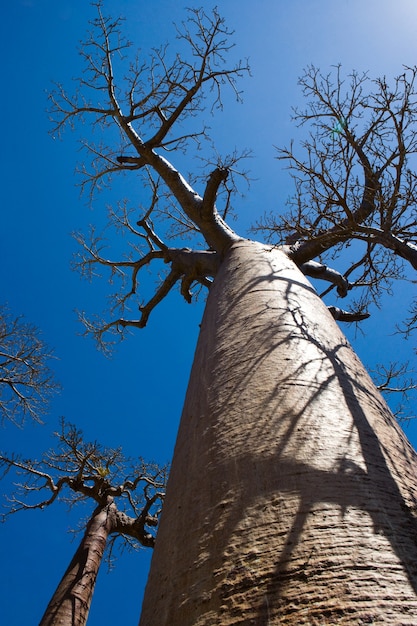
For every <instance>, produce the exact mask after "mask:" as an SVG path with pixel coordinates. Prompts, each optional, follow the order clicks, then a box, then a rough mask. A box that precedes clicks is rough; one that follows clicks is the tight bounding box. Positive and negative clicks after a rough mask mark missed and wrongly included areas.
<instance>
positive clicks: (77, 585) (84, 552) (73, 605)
mask: <svg viewBox="0 0 417 626" xmlns="http://www.w3.org/2000/svg"><path fill="white" fill-rule="evenodd" d="M116 512H117V509H116V505H115V504H114V503H113V502H110V503H109V504H108V505H107V506H99V507H97V508H96V510H95V511H94V513H93V516H92V518H91V520H90V521H89V522H88V525H87V529H86V531H85V533H84V536H83V538H82V540H81V543H80V545H79V547H78V549H77V551H76V553H75V555H74V557H73V559H72V561H71V563H70V565H69V567H68V569H67V571H66V572H65V574H64V576H63V577H62V579H61V582H60V583H59V585H58V587H57V589H56V591H55V593H54V595H53V596H52V598H51V601H50V602H49V604H48V606H47V608H46V611H45V613H44V616H43V617H42V619H41V621H40V623H39V626H58V625H59V626H84V624H86V623H87V617H88V612H89V610H90V606H91V600H92V597H93V592H94V586H95V583H96V578H97V574H98V570H99V567H100V564H101V561H102V558H103V553H104V549H105V547H106V543H107V539H108V537H109V534H110V532H111V531H112V528H113V526H114V523H115V515H116Z"/></svg>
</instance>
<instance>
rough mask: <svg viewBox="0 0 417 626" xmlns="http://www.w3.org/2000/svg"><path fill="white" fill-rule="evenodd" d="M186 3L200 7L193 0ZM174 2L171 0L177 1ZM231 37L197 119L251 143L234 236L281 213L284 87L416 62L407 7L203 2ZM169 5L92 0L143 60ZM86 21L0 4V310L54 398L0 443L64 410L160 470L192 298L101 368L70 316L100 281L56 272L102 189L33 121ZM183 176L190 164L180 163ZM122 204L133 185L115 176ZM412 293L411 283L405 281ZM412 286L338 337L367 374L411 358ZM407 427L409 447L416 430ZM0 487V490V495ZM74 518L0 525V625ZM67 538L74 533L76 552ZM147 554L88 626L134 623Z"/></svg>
mask: <svg viewBox="0 0 417 626" xmlns="http://www.w3.org/2000/svg"><path fill="white" fill-rule="evenodd" d="M197 4H198V6H204V7H205V8H210V7H211V6H212V3H211V2H206V1H205V0H200V1H199V2H198V3H197ZM184 6H185V5H184ZM217 6H218V8H219V10H220V12H221V13H222V14H223V15H224V16H225V17H226V19H227V22H228V24H229V25H230V26H231V27H233V28H234V29H235V30H236V35H235V41H236V44H237V48H236V51H235V54H236V55H237V56H241V57H246V56H247V57H249V60H250V64H251V67H252V73H253V78H252V79H245V80H244V81H242V84H241V87H242V88H243V89H244V104H243V105H235V104H234V102H233V99H232V98H226V99H225V105H226V106H225V110H224V112H223V113H221V114H219V115H217V116H216V117H215V118H213V119H210V120H209V123H210V125H211V126H212V128H213V136H214V138H215V140H216V143H217V145H218V148H219V151H223V152H230V151H232V150H233V149H234V148H235V147H240V148H246V147H248V148H252V149H253V153H254V157H253V158H252V159H251V161H250V162H249V163H248V167H250V169H251V176H252V178H253V182H252V185H251V188H250V189H249V191H248V192H247V193H246V196H245V197H244V198H242V199H241V200H239V202H237V203H236V205H237V207H238V209H239V220H238V222H237V223H236V224H234V226H235V227H236V229H237V230H238V231H239V232H241V233H242V234H244V230H245V228H246V227H247V226H248V225H249V224H250V223H251V222H252V221H253V220H254V219H255V218H256V216H257V215H259V214H260V213H261V212H263V211H264V210H267V209H271V208H274V209H277V210H279V209H280V207H283V205H284V202H285V200H286V198H287V197H288V195H289V194H290V193H291V183H290V180H289V177H288V174H287V173H286V172H285V171H283V170H282V168H281V165H280V163H279V162H278V161H276V160H275V159H274V156H275V150H274V147H273V146H274V145H283V144H285V143H288V141H289V140H290V139H291V137H292V136H294V135H295V134H296V130H295V128H294V126H293V125H292V124H291V120H290V113H291V106H292V105H294V104H297V103H300V95H301V94H300V92H299V90H298V87H297V77H298V76H299V75H300V74H301V71H302V68H303V67H305V66H306V65H307V64H309V63H314V64H315V65H317V66H319V67H321V68H322V69H323V71H328V70H329V69H330V66H332V65H335V64H337V63H342V65H343V67H344V68H345V70H346V71H349V70H351V69H356V70H358V71H362V70H369V72H370V74H371V75H374V76H376V75H381V74H386V75H387V77H388V78H389V77H391V76H392V75H395V74H396V73H401V68H402V64H406V65H413V64H415V63H417V54H416V52H417V44H416V36H415V33H416V27H417V19H416V18H417V3H416V2H415V0H396V1H395V2H394V0H389V1H388V0H338V1H337V2H335V1H334V0H332V1H330V0H292V1H291V2H288V1H287V0H258V1H257V2H253V0H241V1H240V2H236V1H234V0H218V2H217ZM182 7H183V4H182V3H181V2H178V1H177V0H175V1H174V0H159V1H153V0H147V1H146V2H145V1H142V0H107V1H106V2H105V8H106V9H108V12H110V13H112V14H113V15H116V16H117V15H125V16H126V17H127V22H126V28H127V34H128V36H129V37H130V38H131V39H132V40H134V41H135V42H136V43H137V44H138V46H140V47H141V48H142V49H143V50H146V49H147V48H149V47H151V46H156V45H158V44H159V43H161V42H163V41H165V40H172V39H173V28H172V22H173V21H180V20H181V19H183V17H184V12H183V10H182ZM93 15H94V11H93V9H92V8H91V6H90V5H89V3H88V2H87V0H77V1H75V0H72V1H70V0H12V1H11V2H8V3H7V5H5V7H4V8H3V15H2V21H1V24H0V29H1V41H2V46H3V52H2V56H3V61H2V87H3V96H2V99H1V104H0V106H1V113H2V119H3V128H2V131H3V151H2V163H3V166H2V190H3V194H2V204H3V209H2V210H3V223H2V228H1V229H0V251H1V252H0V253H1V257H2V264H1V272H0V285H1V294H2V296H1V301H2V302H8V304H9V305H10V308H11V309H12V311H13V312H14V313H16V315H17V314H24V315H25V317H26V319H27V320H28V321H30V322H31V323H33V324H35V325H37V326H38V327H39V328H40V329H42V332H43V337H44V339H45V341H46V342H47V343H48V344H49V345H50V346H51V347H53V348H54V350H55V354H56V356H57V360H56V362H55V364H54V369H55V370H56V376H57V378H58V380H59V381H60V382H61V383H62V386H63V390H62V393H61V394H60V395H59V397H57V398H56V400H55V401H54V403H53V405H52V406H51V411H50V414H49V416H48V419H47V423H46V425H45V426H39V425H33V424H31V423H27V424H26V426H25V428H24V429H23V430H18V429H16V427H14V426H6V427H5V428H4V429H2V430H1V432H0V437H1V449H2V450H6V451H16V452H21V453H22V454H23V455H24V456H26V457H30V456H32V457H37V456H39V455H40V454H41V452H42V451H43V450H45V449H46V448H49V447H50V446H51V445H52V444H53V440H52V439H51V433H52V431H53V430H54V429H56V428H57V425H58V419H59V417H60V416H64V417H65V418H66V419H67V420H68V421H70V422H73V423H76V424H77V426H78V427H80V428H82V429H83V430H84V432H85V436H86V438H87V439H97V440H99V441H101V442H102V443H103V444H104V445H107V446H113V447H116V446H119V445H121V446H122V447H123V449H124V452H125V454H126V455H131V456H137V455H143V456H145V457H146V458H148V459H149V460H155V461H157V462H161V463H165V462H166V461H168V460H169V459H170V457H171V454H172V450H173V445H174V441H175V433H176V429H177V425H178V420H179V416H180V412H181V406H182V401H183V397H184V392H185V389H186V384H187V378H188V373H189V370H190V366H191V361H192V354H193V350H194V346H195V342H196V338H197V333H198V323H199V320H200V317H201V313H202V306H203V303H202V302H201V303H198V304H196V305H191V306H190V305H187V304H186V303H185V302H184V301H183V300H181V299H180V297H179V295H178V294H177V293H173V294H172V295H171V296H170V297H169V298H168V299H167V300H166V301H165V302H164V303H163V305H162V306H161V307H160V308H159V309H158V310H157V311H156V312H155V314H154V315H153V316H152V318H151V320H150V322H149V325H148V327H147V328H146V329H145V330H143V331H138V332H136V333H135V334H134V335H133V336H131V337H130V338H129V340H128V341H125V342H124V343H123V344H121V345H120V346H119V347H118V349H117V350H116V352H115V354H114V356H113V358H112V359H111V360H108V359H106V358H105V357H104V356H103V355H102V354H100V353H98V352H97V351H96V349H95V345H94V343H93V342H92V341H91V340H89V339H86V338H84V337H82V336H80V331H81V328H80V325H79V323H78V321H77V318H76V315H75V313H74V310H75V309H88V310H89V311H91V312H94V311H97V312H100V311H101V309H102V308H103V304H104V300H105V297H106V294H107V293H108V291H109V287H108V285H107V284H106V283H105V282H104V281H103V282H102V283H93V284H88V283H87V282H84V281H82V280H81V278H80V277H79V276H78V275H77V274H75V273H74V272H72V271H71V269H70V260H71V256H72V254H73V253H74V251H75V249H76V244H75V242H74V241H73V239H72V238H71V236H70V233H71V232H72V231H74V230H79V229H82V228H83V227H86V226H87V225H88V224H89V223H90V222H100V221H102V219H103V214H104V212H105V207H106V204H107V203H108V202H110V201H113V200H115V198H114V195H112V192H109V193H108V194H106V193H103V194H102V195H100V196H99V197H98V198H97V199H96V201H95V203H94V210H93V211H91V209H89V208H87V207H86V203H85V201H84V200H83V199H80V196H79V189H78V188H77V187H76V184H77V182H79V180H78V179H77V177H76V176H75V174H74V170H75V166H76V163H77V162H79V160H80V153H79V151H78V146H77V144H76V141H75V138H74V137H73V136H71V134H70V133H67V134H66V135H65V136H64V140H63V141H59V140H53V139H52V138H51V137H50V136H49V135H48V130H49V128H50V126H49V122H48V117H47V114H46V112H45V110H46V107H47V102H46V97H47V91H48V90H49V89H50V87H51V81H53V80H57V81H60V82H62V83H64V84H66V85H68V86H70V81H71V78H72V77H76V76H78V75H80V73H81V65H80V62H81V59H80V57H79V56H78V54H77V48H78V46H79V42H80V40H81V39H82V38H83V37H84V35H85V32H86V30H87V21H88V20H89V19H90V18H91V17H93ZM189 166H190V168H191V167H192V161H190V165H189ZM126 194H127V195H128V196H129V197H130V198H131V199H132V202H134V201H137V199H138V198H140V190H139V189H138V188H137V187H136V186H135V181H134V179H132V180H131V181H127V182H126ZM413 287H414V288H415V285H414V286H413ZM411 289H412V287H410V285H400V286H399V289H398V290H397V292H396V294H395V297H394V298H392V299H390V300H387V301H386V303H385V306H384V308H383V309H382V310H380V311H372V313H373V316H372V318H371V320H370V321H369V322H367V323H366V325H364V330H365V332H366V335H364V336H363V335H360V334H359V335H357V336H355V334H354V333H352V332H351V333H350V334H349V338H350V339H351V341H352V343H353V344H354V346H355V348H356V349H357V351H358V352H359V355H360V356H361V358H362V359H363V360H364V362H365V363H366V364H368V365H372V364H373V363H375V362H378V361H382V360H383V359H384V358H394V359H401V358H404V359H413V353H412V349H411V348H412V345H411V342H410V341H409V342H405V341H402V340H400V339H398V337H395V336H392V331H393V328H394V324H395V321H396V319H397V318H398V316H399V315H400V314H401V309H402V306H405V304H406V302H407V298H408V296H409V294H410V290H411ZM406 432H407V434H408V436H409V438H410V440H411V441H412V442H413V444H414V445H416V443H417V424H414V423H412V424H411V425H410V426H409V427H408V428H407V429H406ZM5 488H6V483H3V484H2V485H0V489H1V491H2V492H3V491H4V489H5ZM78 517H79V513H78V514H77V511H76V510H75V511H72V512H71V513H68V512H67V511H66V510H65V507H64V506H60V505H56V506H54V507H53V508H51V509H49V510H45V511H43V512H38V511H37V512H28V513H21V514H18V515H16V516H14V517H13V518H11V519H9V521H8V522H7V523H6V524H4V525H2V526H1V527H0V550H1V557H2V567H1V571H0V622H1V623H2V624H7V625H8V626H22V625H23V624H24V625H25V626H26V625H28V626H29V625H30V624H37V623H38V621H39V619H40V617H41V615H42V613H43V610H44V608H45V606H46V604H47V602H48V600H49V598H50V596H51V594H52V593H53V591H54V589H55V586H56V584H57V583H58V581H59V579H60V577H61V575H62V573H63V571H64V570H65V568H66V566H67V564H68V562H69V559H70V557H71V555H72V553H73V551H74V549H75V547H76V543H72V542H71V535H70V534H69V533H68V532H67V531H68V530H69V529H71V528H74V527H75V526H76V525H77V521H78ZM76 541H77V538H75V542H76ZM148 562H149V553H148V552H146V551H144V550H143V551H141V552H140V553H137V554H133V555H132V554H131V555H129V554H124V555H122V556H121V557H120V559H119V561H118V563H117V564H116V568H115V569H114V571H112V572H111V573H110V574H107V572H106V566H105V565H104V566H103V568H102V571H101V573H100V576H99V580H98V583H97V588H96V593H95V596H94V598H93V605H92V610H91V614H90V619H89V625H90V626H98V625H99V624H103V623H106V624H107V623H111V622H112V621H113V623H117V624H124V625H126V626H129V625H130V624H132V625H133V624H136V623H137V620H138V616H139V609H140V602H141V597H142V593H143V588H144V584H145V581H146V572H147V567H148Z"/></svg>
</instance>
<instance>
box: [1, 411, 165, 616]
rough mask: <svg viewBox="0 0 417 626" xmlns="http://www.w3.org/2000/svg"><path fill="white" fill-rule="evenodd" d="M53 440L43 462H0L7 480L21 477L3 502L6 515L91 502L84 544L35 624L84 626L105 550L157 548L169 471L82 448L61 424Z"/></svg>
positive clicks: (72, 430)
mask: <svg viewBox="0 0 417 626" xmlns="http://www.w3.org/2000/svg"><path fill="white" fill-rule="evenodd" d="M55 436H56V437H57V439H58V446H57V448H56V449H52V450H49V451H48V452H46V453H45V454H44V455H43V457H42V459H41V460H40V461H37V460H22V459H20V458H19V457H17V456H14V455H13V456H7V455H1V456H0V466H1V467H3V470H4V474H6V473H7V472H9V471H11V470H12V471H14V472H15V473H16V474H17V475H18V476H21V477H23V478H21V479H20V481H19V483H16V492H15V493H14V494H12V495H11V496H9V497H8V511H7V512H6V513H5V516H6V517H7V516H8V515H11V514H13V513H16V512H18V511H22V510H23V511H28V510H33V509H44V508H46V507H48V506H50V505H51V504H53V503H54V502H55V501H61V502H65V503H67V504H69V505H72V504H74V503H77V502H82V501H91V500H92V501H93V502H94V503H95V508H94V511H93V512H92V513H91V515H90V517H89V519H88V522H87V524H86V528H85V532H84V536H83V538H82V540H81V543H80V545H79V546H78V548H77V550H76V552H75V554H74V556H73V558H72V560H71V563H70V564H69V566H68V568H67V570H66V572H65V574H64V575H63V577H62V579H61V581H60V583H59V585H58V587H57V589H56V591H55V593H54V595H53V596H52V598H51V600H50V602H49V604H48V607H47V609H46V611H45V614H44V616H43V618H42V620H41V622H40V626H46V625H49V626H51V625H54V626H56V625H58V624H60V625H63V626H82V625H83V624H85V623H86V621H87V617H88V612H89V609H90V605H91V600H92V596H93V592H94V587H95V583H96V579H97V574H98V570H99V567H100V564H101V561H102V558H103V554H104V550H105V548H106V547H108V548H109V550H110V552H112V551H113V547H114V543H115V541H116V540H117V539H121V540H122V542H123V543H122V545H123V546H124V547H128V548H138V547H139V546H145V547H153V546H154V542H155V537H154V535H153V534H152V532H151V531H150V529H149V528H150V527H156V526H157V524H158V515H159V512H160V506H161V502H162V499H163V495H164V490H165V483H166V477H167V469H166V468H165V467H164V468H161V467H159V466H157V465H155V464H151V463H145V462H144V461H143V460H142V459H138V460H137V461H134V460H132V459H126V458H125V457H124V456H123V454H122V452H121V450H120V449H119V448H118V449H110V448H103V447H102V446H101V445H99V444H98V443H97V442H94V443H87V442H85V441H84V438H83V434H82V432H81V431H80V430H77V429H76V427H75V426H73V425H70V424H66V423H65V422H64V421H62V426H61V430H60V432H57V433H55Z"/></svg>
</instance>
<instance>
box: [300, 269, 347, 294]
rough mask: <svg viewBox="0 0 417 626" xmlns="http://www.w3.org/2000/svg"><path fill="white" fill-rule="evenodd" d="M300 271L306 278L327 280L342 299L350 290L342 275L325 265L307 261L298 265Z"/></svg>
mask: <svg viewBox="0 0 417 626" xmlns="http://www.w3.org/2000/svg"><path fill="white" fill-rule="evenodd" d="M300 270H301V271H302V272H303V274H305V275H306V276H311V277H312V278H320V279H321V280H327V281H328V282H330V283H332V284H333V285H336V288H337V293H338V294H339V296H340V297H341V298H344V297H345V296H346V295H347V292H348V291H349V289H350V285H349V281H348V280H347V279H346V278H345V277H344V276H342V274H340V273H339V272H337V271H336V270H334V269H332V268H330V267H327V265H324V264H323V263H318V262H316V261H308V262H307V263H303V264H302V265H300Z"/></svg>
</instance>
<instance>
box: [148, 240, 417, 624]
mask: <svg viewBox="0 0 417 626" xmlns="http://www.w3.org/2000/svg"><path fill="white" fill-rule="evenodd" d="M416 480H417V460H416V455H415V453H414V452H413V450H412V449H411V447H410V445H409V444H408V442H407V440H406V438H405V437H404V435H403V433H402V432H401V430H400V429H399V427H398V426H397V424H396V423H395V420H394V419H393V417H392V415H391V414H390V412H389V410H388V408H387V406H386V405H385V403H384V401H383V400H382V398H381V396H380V394H379V393H378V392H377V390H376V389H375V387H374V385H373V384H372V382H371V380H370V379H369V377H368V375H367V374H366V372H365V370H364V368H363V366H362V365H361V363H360V362H359V360H358V358H357V357H356V356H355V354H354V353H353V352H352V350H351V348H350V346H349V344H348V342H347V340H346V339H345V337H344V336H343V334H342V333H341V332H340V330H339V328H338V326H337V325H336V323H335V322H334V321H333V319H332V317H331V315H330V314H329V313H328V311H327V309H326V307H325V306H324V305H323V304H322V302H321V300H320V299H319V298H318V297H317V295H316V294H315V292H314V290H313V288H312V287H311V285H310V283H309V282H308V281H307V279H306V278H305V277H304V276H303V275H302V274H301V273H300V271H299V270H298V269H297V268H296V266H295V265H294V264H293V263H292V262H291V261H290V260H289V259H288V258H287V257H286V256H285V255H284V254H283V253H282V252H280V251H277V250H269V249H268V248H266V247H265V246H261V245H260V244H256V243H254V242H247V241H246V242H239V243H237V244H234V245H233V246H232V248H231V250H230V252H229V253H228V256H227V258H226V259H225V261H224V262H223V265H222V267H221V269H220V272H219V274H218V275H217V277H216V279H215V283H214V286H213V287H212V289H211V292H210V295H209V298H208V302H207V307H206V311H205V314H204V319H203V323H202V327H201V334H200V338H199V342H198V346H197V351H196V355H195V360H194V364H193V369H192V373H191V379H190V383H189V387H188V392H187V397H186V401H185V406H184V411H183V415H182V420H181V426H180V430H179V434H178V439H177V444H176V448H175V454H174V460H173V465H172V470H171V475H170V478H169V483H168V488H167V497H166V500H165V503H164V508H163V513H162V519H161V522H160V528H159V531H158V535H157V540H156V547H155V551H154V555H153V559H152V565H151V572H150V576H149V581H148V585H147V588H146V593H145V599H144V604H143V612H142V618H141V622H140V623H141V625H142V626H191V625H192V626H201V625H205V626H213V625H218V626H227V625H229V624H248V625H249V624H254V625H267V624H269V625H271V624H294V625H297V626H298V625H300V624H305V625H308V626H314V625H317V626H318V625H320V626H322V625H324V624H350V625H352V624H355V625H357V624H371V623H372V624H387V625H388V624H389V625H390V626H394V625H396V626H398V625H400V624H401V625H406V624H408V625H415V624H417V595H416V589H417V524H416V508H415V507H416V502H417V500H416V494H417V490H416V485H415V483H416Z"/></svg>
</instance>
